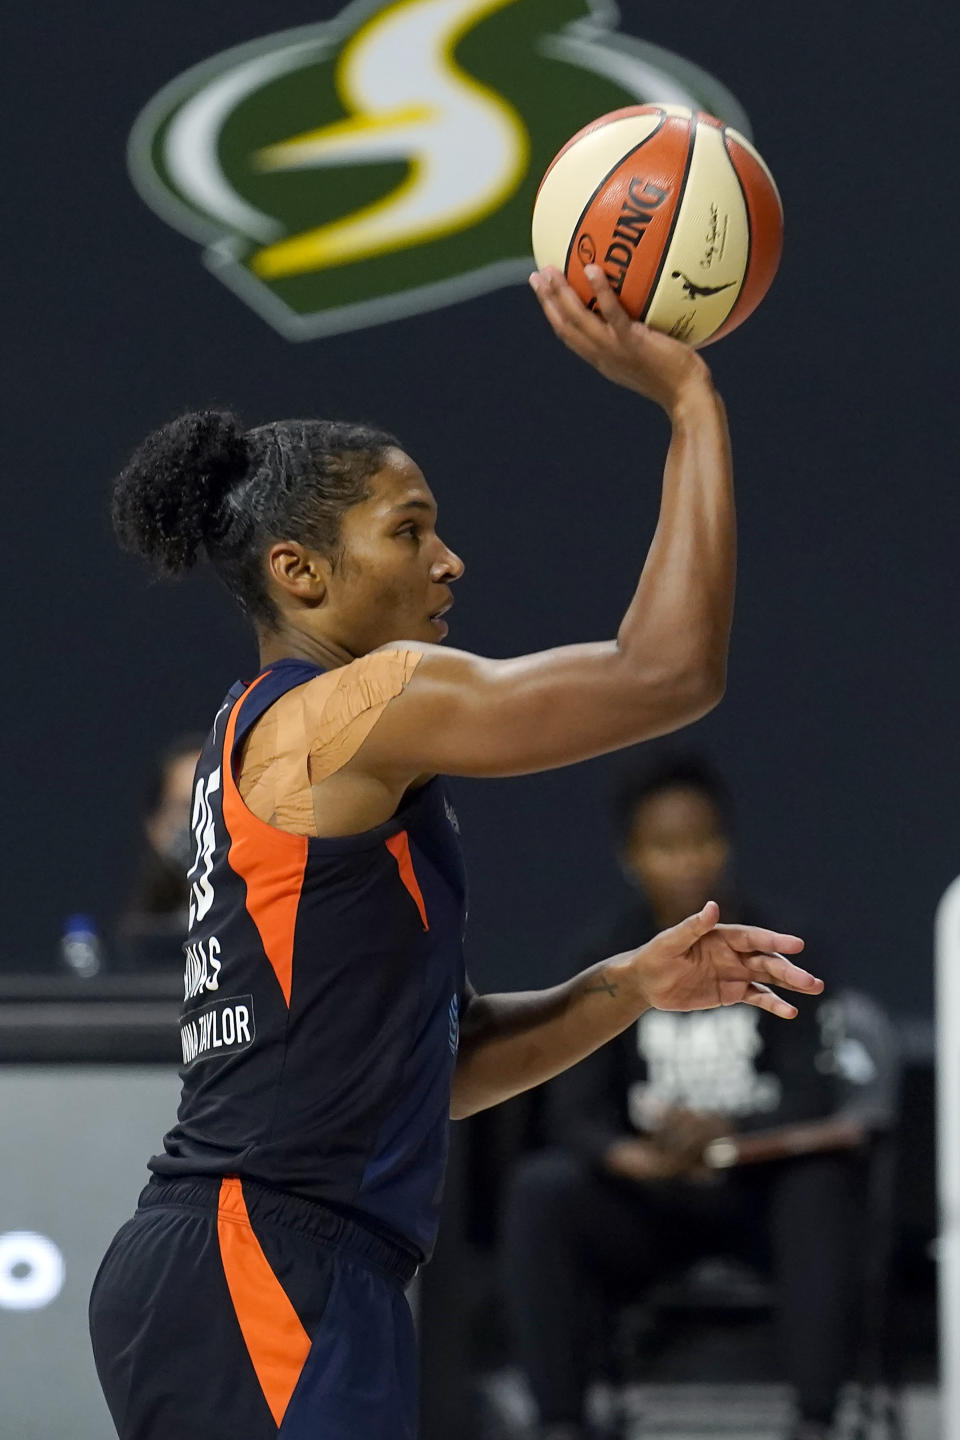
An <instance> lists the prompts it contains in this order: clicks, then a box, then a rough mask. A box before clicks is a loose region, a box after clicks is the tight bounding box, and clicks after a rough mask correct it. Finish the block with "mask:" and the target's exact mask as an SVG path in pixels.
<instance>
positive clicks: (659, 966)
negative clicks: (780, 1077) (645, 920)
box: [634, 900, 823, 1020]
mask: <svg viewBox="0 0 960 1440" xmlns="http://www.w3.org/2000/svg"><path fill="white" fill-rule="evenodd" d="M719 919H720V909H719V906H718V905H717V904H716V902H715V901H713V900H710V901H708V903H707V904H706V905H704V907H703V909H702V910H701V911H700V912H699V913H698V914H696V915H691V916H690V917H689V919H687V920H682V921H681V922H680V924H679V925H674V926H672V928H671V929H669V930H663V931H661V933H660V934H659V935H657V936H655V937H654V939H653V940H651V941H650V942H649V943H648V944H646V945H643V946H642V947H641V948H640V949H639V950H637V951H636V952H635V954H634V964H635V966H636V969H637V976H638V979H639V983H640V986H641V989H642V991H643V993H644V996H645V997H646V1000H647V1003H648V1004H649V1005H650V1006H651V1007H652V1008H653V1009H655V1010H712V1009H714V1008H715V1007H716V1006H718V1005H739V1004H744V1005H755V1006H756V1007H757V1008H758V1009H759V1010H767V1011H769V1013H770V1014H771V1015H777V1016H779V1018H780V1019H781V1020H792V1019H793V1018H794V1016H795V1015H796V1013H797V1007H796V1006H795V1005H791V1004H790V1002H789V1001H788V1000H784V999H782V998H781V997H780V996H779V995H775V994H774V992H773V991H772V990H771V989H770V988H769V986H770V985H778V986H779V987H780V988H781V989H783V990H794V991H797V992H798V993H800V994H802V995H819V994H820V993H821V992H822V990H823V981H822V980H818V979H817V978H816V977H815V976H814V975H811V974H810V973H809V972H808V971H806V970H802V969H801V968H800V967H799V965H794V964H793V963H792V962H791V961H790V960H788V959H787V958H786V956H787V955H796V954H797V953H798V952H799V951H801V950H802V949H803V941H802V940H801V939H800V938H799V937H798V936H796V935H780V934H778V933H777V931H775V930H763V929H760V928H758V927H757V926H754V925H720V924H719V923H718V922H719ZM783 952H786V953H783Z"/></svg>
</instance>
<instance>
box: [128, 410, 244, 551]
mask: <svg viewBox="0 0 960 1440" xmlns="http://www.w3.org/2000/svg"><path fill="white" fill-rule="evenodd" d="M249 467H250V446H249V444H248V442H247V438H246V435H245V433H244V428H243V425H242V424H241V423H240V421H239V420H238V419H237V417H236V416H235V415H231V414H230V413H229V412H228V411H224V410H197V411H192V412H191V413H189V414H187V415H180V416H178V417H177V419H176V420H171V421H170V423H169V424H167V425H163V426H161V428H160V429H159V430H155V431H154V432H153V434H152V435H148V436H147V438H146V440H144V441H143V443H142V444H141V445H139V446H138V447H137V449H136V451H135V452H134V454H133V455H132V457H131V459H130V462H129V464H128V465H127V466H126V467H125V469H124V470H123V471H122V472H121V474H120V476H119V477H118V479H117V482H116V485H115V486H114V491H113V523H114V528H115V529H116V532H117V536H118V537H119V540H120V543H121V544H122V545H123V547H124V548H125V549H127V550H131V551H133V552H134V554H137V555H142V556H143V557H144V558H145V559H147V560H149V561H150V562H151V563H152V564H153V565H154V566H155V567H156V568H157V569H158V570H159V571H160V572H161V573H163V574H165V575H176V574H179V573H180V572H181V571H183V570H188V569H189V568H190V566H191V565H193V564H194V562H195V561H196V558H197V551H198V550H199V548H200V546H201V545H207V546H209V544H210V543H211V542H212V541H215V540H216V539H217V537H218V536H219V535H220V534H221V533H222V531H223V529H224V528H225V524H224V515H223V502H224V500H225V499H226V497H227V494H228V493H229V491H230V490H231V489H233V487H234V486H235V485H237V484H238V483H239V482H240V481H241V480H242V479H243V478H244V476H245V475H246V474H247V472H248V470H249Z"/></svg>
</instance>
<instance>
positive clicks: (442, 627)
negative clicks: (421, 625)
mask: <svg viewBox="0 0 960 1440" xmlns="http://www.w3.org/2000/svg"><path fill="white" fill-rule="evenodd" d="M427 630H428V632H429V633H428V634H427V635H426V636H424V639H427V640H431V641H433V643H434V644H435V645H439V644H440V642H441V641H442V640H445V639H446V637H447V636H448V635H449V634H450V626H449V625H448V624H447V622H446V620H444V618H443V616H441V615H436V616H431V617H430V618H429V619H428V620H427Z"/></svg>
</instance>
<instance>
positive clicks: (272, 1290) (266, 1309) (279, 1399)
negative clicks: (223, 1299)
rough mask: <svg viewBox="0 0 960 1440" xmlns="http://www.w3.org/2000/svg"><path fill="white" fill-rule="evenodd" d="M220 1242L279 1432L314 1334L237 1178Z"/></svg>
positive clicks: (223, 1199)
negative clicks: (263, 1241) (280, 1275)
mask: <svg viewBox="0 0 960 1440" xmlns="http://www.w3.org/2000/svg"><path fill="white" fill-rule="evenodd" d="M217 1238H218V1239H219V1241H220V1258H221V1260H222V1261H223V1273H224V1275H225V1276H226V1280H227V1289H228V1290H229V1291H230V1299H231V1300H232V1301H233V1308H234V1310H235V1312H236V1316H237V1320H238V1321H239V1324H240V1330H241V1333H242V1335H243V1342H244V1344H245V1345H246V1347H247V1353H248V1354H249V1356H250V1359H251V1361H252V1363H253V1368H254V1370H255V1371H256V1374H257V1379H258V1380H259V1382H260V1388H261V1390H262V1391H263V1393H264V1395H265V1397H266V1401H267V1404H268V1405H269V1406H270V1413H271V1414H272V1415H273V1418H274V1420H275V1421H276V1423H277V1427H278V1428H279V1427H280V1425H282V1424H283V1417H284V1415H285V1414H286V1410H287V1406H288V1405H289V1404H290V1397H291V1396H292V1395H293V1392H294V1390H295V1389H296V1387H297V1381H298V1380H299V1379H300V1375H301V1373H302V1371H303V1367H304V1365H305V1364H306V1361H307V1356H308V1355H309V1353H310V1336H309V1335H308V1334H307V1332H306V1330H304V1328H303V1326H302V1325H301V1323H300V1317H299V1316H298V1315H297V1312H296V1311H295V1310H294V1308H293V1306H292V1304H291V1303H290V1299H289V1296H288V1295H287V1293H286V1291H285V1290H284V1288H283V1286H282V1285H281V1284H280V1281H279V1280H278V1279H277V1277H276V1275H274V1273H273V1271H272V1270H271V1268H270V1262H269V1260H268V1259H267V1257H266V1255H264V1253H263V1250H262V1248H261V1246H260V1241H259V1240H258V1239H257V1237H256V1235H255V1234H254V1232H253V1228H252V1226H251V1224H250V1217H249V1215H248V1214H247V1206H246V1202H245V1201H244V1198H243V1187H242V1186H241V1184H240V1181H239V1180H238V1179H237V1177H236V1176H235V1175H234V1176H229V1177H228V1178H227V1179H226V1180H224V1181H223V1183H222V1185H221V1186H220V1207H219V1210H218V1213H217Z"/></svg>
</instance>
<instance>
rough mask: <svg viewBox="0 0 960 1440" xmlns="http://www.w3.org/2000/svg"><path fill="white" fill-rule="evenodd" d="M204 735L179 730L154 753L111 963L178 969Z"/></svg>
mask: <svg viewBox="0 0 960 1440" xmlns="http://www.w3.org/2000/svg"><path fill="white" fill-rule="evenodd" d="M202 747H203V736H202V735H194V734H188V735H182V736H180V737H179V738H178V739H176V740H174V741H172V742H171V743H170V744H169V745H167V746H165V747H164V749H163V750H162V751H161V752H160V753H159V754H158V755H157V756H156V757H155V759H154V761H153V764H152V766H151V770H150V773H149V775H148V777H147V783H146V787H145V790H144V797H143V809H142V833H143V846H142V855H141V858H140V862H139V866H138V869H137V872H136V876H135V879H134V883H133V887H132V889H131V892H130V896H129V898H128V900H127V903H126V906H125V907H124V909H123V911H122V912H121V914H120V915H119V916H118V918H117V921H116V925H115V931H114V945H113V951H114V961H115V963H114V968H115V969H117V970H123V971H136V970H158V969H166V968H172V970H173V971H174V972H176V973H177V974H178V975H179V966H180V963H181V959H182V956H181V947H182V943H183V936H184V933H185V931H186V928H187V905H188V897H189V889H190V887H189V885H188V883H187V870H188V868H189V866H190V860H191V857H192V851H193V842H192V838H191V833H190V807H191V801H192V797H193V774H194V771H195V769H196V767H197V761H198V759H199V758H200V751H201V749H202Z"/></svg>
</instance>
